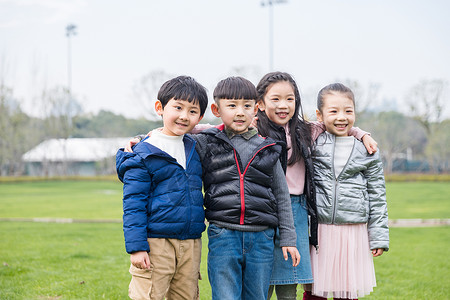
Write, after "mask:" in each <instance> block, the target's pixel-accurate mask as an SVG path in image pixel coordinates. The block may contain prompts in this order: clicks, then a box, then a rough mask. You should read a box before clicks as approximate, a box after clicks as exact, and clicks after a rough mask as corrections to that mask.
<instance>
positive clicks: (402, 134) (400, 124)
mask: <svg viewBox="0 0 450 300" xmlns="http://www.w3.org/2000/svg"><path fill="white" fill-rule="evenodd" d="M358 126H360V127H361V128H363V129H365V130H366V131H369V132H370V133H371V134H372V136H373V137H374V138H375V140H376V141H377V142H378V145H379V147H380V151H381V154H382V156H383V158H384V160H385V168H384V170H385V172H386V173H388V174H389V173H392V172H393V171H394V169H393V162H394V160H395V159H396V158H399V157H400V156H404V153H405V152H406V150H407V149H408V148H409V149H415V150H416V151H421V148H423V146H424V145H425V144H426V135H425V133H424V131H423V130H421V128H420V127H419V126H418V125H417V124H416V123H415V122H414V120H413V119H411V118H409V117H406V116H405V115H403V114H401V113H398V112H394V111H389V112H380V113H378V114H372V115H368V114H366V115H365V117H364V118H361V119H360V120H359V121H358ZM413 151H414V150H413Z"/></svg>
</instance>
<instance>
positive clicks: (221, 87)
mask: <svg viewBox="0 0 450 300" xmlns="http://www.w3.org/2000/svg"><path fill="white" fill-rule="evenodd" d="M213 97H214V100H215V101H216V102H217V101H218V100H219V99H246V100H255V101H256V99H257V98H258V93H257V92H256V87H255V85H254V84H253V83H251V81H250V80H247V79H245V78H243V77H240V76H236V77H234V76H233V77H228V78H225V79H223V80H221V81H219V83H218V84H217V86H216V88H215V89H214V93H213Z"/></svg>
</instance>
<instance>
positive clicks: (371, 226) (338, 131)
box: [303, 83, 389, 299]
mask: <svg viewBox="0 0 450 300" xmlns="http://www.w3.org/2000/svg"><path fill="white" fill-rule="evenodd" d="M317 107H318V109H317V111H316V113H317V119H318V120H319V121H321V122H323V123H324V125H325V127H326V130H327V131H326V132H324V133H322V134H321V135H319V137H318V138H317V139H316V143H315V149H314V151H313V162H314V171H315V175H314V182H315V185H316V198H317V200H316V201H317V215H318V222H319V226H318V244H319V248H318V250H317V251H316V249H315V248H312V249H311V264H312V270H313V277H314V283H313V284H312V285H309V286H307V287H306V288H305V289H306V292H305V293H304V297H303V299H323V298H327V297H334V299H341V298H342V299H356V298H358V297H363V296H365V295H368V294H369V293H370V292H372V291H373V287H374V286H376V280H375V270H374V266H373V257H376V256H380V255H382V254H383V251H387V250H388V249H389V228H388V214H387V205H386V190H385V184H384V175H383V167H382V163H381V159H380V155H379V152H375V153H374V154H372V155H370V154H368V153H367V151H366V148H365V147H364V145H363V143H362V142H360V141H358V140H356V139H355V138H354V137H353V136H348V131H349V130H350V129H351V128H352V126H353V124H354V122H355V99H354V95H353V92H352V91H351V90H350V89H349V88H348V87H346V86H344V85H343V84H340V83H335V84H330V85H328V86H326V87H324V88H323V89H322V90H320V92H319V95H318V99H317Z"/></svg>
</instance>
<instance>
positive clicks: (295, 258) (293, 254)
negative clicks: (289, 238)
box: [281, 247, 300, 267]
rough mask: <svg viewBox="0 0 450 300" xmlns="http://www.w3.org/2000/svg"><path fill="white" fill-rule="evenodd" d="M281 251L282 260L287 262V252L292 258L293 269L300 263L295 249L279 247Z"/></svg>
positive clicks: (298, 254)
mask: <svg viewBox="0 0 450 300" xmlns="http://www.w3.org/2000/svg"><path fill="white" fill-rule="evenodd" d="M281 250H282V251H283V257H284V260H288V252H289V254H290V255H291V258H292V266H293V267H296V266H298V264H299V263H300V253H298V250H297V248H296V247H281Z"/></svg>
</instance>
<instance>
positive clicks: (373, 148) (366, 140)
mask: <svg viewBox="0 0 450 300" xmlns="http://www.w3.org/2000/svg"><path fill="white" fill-rule="evenodd" d="M362 142H363V144H364V146H366V149H367V152H368V153H369V154H374V153H375V152H377V150H378V148H377V146H378V143H377V142H376V141H375V140H374V139H373V137H371V136H370V135H368V134H365V135H364V136H363V137H362Z"/></svg>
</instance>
